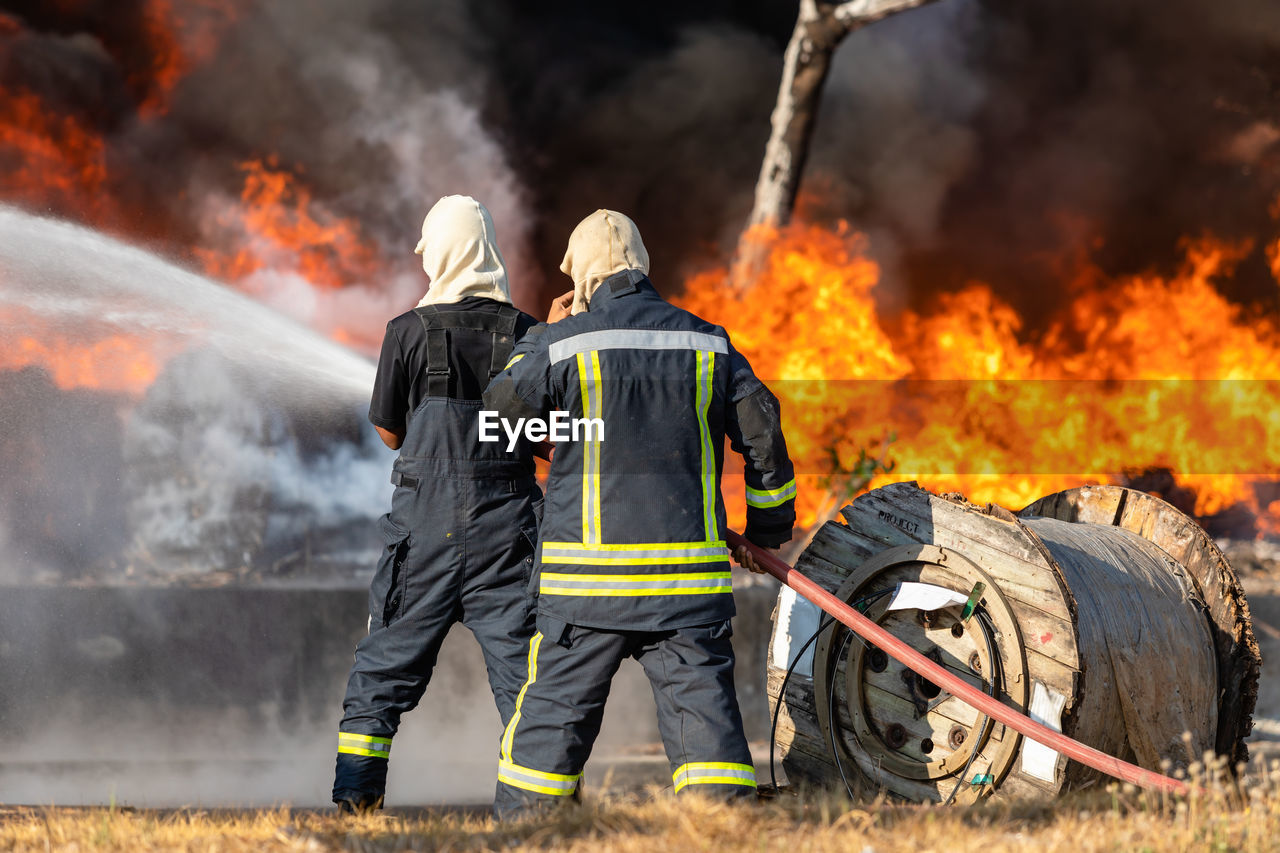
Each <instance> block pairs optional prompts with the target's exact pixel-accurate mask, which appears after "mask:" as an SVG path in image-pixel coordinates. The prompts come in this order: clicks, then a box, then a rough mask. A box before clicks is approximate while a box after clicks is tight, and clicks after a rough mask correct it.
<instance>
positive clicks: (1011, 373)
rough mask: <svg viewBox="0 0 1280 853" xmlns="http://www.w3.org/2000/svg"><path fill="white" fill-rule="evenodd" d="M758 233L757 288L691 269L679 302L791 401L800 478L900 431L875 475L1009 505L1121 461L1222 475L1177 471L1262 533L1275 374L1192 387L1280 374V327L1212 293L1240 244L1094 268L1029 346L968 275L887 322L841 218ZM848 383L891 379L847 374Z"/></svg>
mask: <svg viewBox="0 0 1280 853" xmlns="http://www.w3.org/2000/svg"><path fill="white" fill-rule="evenodd" d="M751 239H755V240H762V241H764V243H765V244H766V246H767V249H768V255H767V262H766V265H765V268H764V270H763V273H762V274H761V275H760V277H759V279H758V283H757V284H756V285H755V287H754V288H753V289H751V290H750V292H749V293H746V294H739V293H736V292H734V291H733V290H732V289H730V287H729V286H728V284H727V281H726V272H725V271H724V270H716V271H712V272H708V273H704V274H701V275H698V276H695V277H693V278H692V279H691V280H690V281H689V282H688V283H687V287H686V292H685V295H684V296H683V297H682V299H681V303H682V304H683V305H684V307H687V308H688V309H689V310H691V311H694V312H695V313H698V314H700V315H702V316H705V317H708V318H712V319H717V320H721V321H725V325H726V327H727V328H728V329H729V331H730V333H731V334H732V336H733V339H734V343H735V345H736V346H737V347H738V349H740V350H741V351H742V352H743V353H744V354H745V355H746V356H747V357H748V359H750V361H751V363H752V365H753V367H754V368H755V370H756V372H757V374H758V375H759V376H760V377H761V378H762V379H765V380H766V381H769V382H770V383H771V385H772V386H773V387H774V389H775V392H777V393H778V395H779V397H780V398H782V401H783V412H784V422H785V426H786V429H787V440H788V446H789V449H790V450H791V453H792V456H793V458H794V459H795V461H796V467H797V470H798V471H801V472H807V473H809V474H811V475H812V474H814V473H815V472H819V471H823V470H826V469H827V468H829V464H830V463H829V460H830V458H831V454H832V453H833V452H834V453H836V454H837V457H838V458H839V459H841V460H842V462H843V464H844V465H845V467H847V466H848V464H849V463H850V461H851V460H852V459H854V458H856V456H857V452H858V450H859V449H860V448H875V447H877V446H879V445H880V444H881V443H882V442H883V440H884V437H885V435H886V434H887V433H897V434H898V435H899V436H905V438H902V440H900V441H898V442H896V443H895V444H893V445H892V446H891V448H890V451H889V455H890V458H891V459H892V460H893V461H894V462H895V463H896V465H897V468H896V469H895V472H894V473H893V474H891V475H888V476H882V477H880V478H879V479H878V480H877V481H875V482H873V483H872V486H873V487H874V486H878V485H883V484H884V483H887V482H891V481H893V480H897V479H903V478H914V479H918V480H919V481H920V482H921V485H923V486H925V487H927V488H931V489H934V490H936V491H960V492H963V493H965V494H966V495H967V496H968V497H969V498H970V499H971V500H975V501H983V502H985V501H990V502H994V503H999V504H1002V505H1004V506H1008V507H1012V508H1015V509H1017V508H1019V507H1021V506H1023V505H1025V504H1027V503H1030V502H1031V501H1032V500H1034V499H1036V498H1038V497H1041V496H1042V495H1045V494H1050V493H1052V492H1054V491H1058V490H1060V489H1063V488H1069V487H1072V486H1076V485H1080V484H1082V483H1085V482H1097V481H1100V480H1101V481H1106V480H1108V479H1111V478H1113V477H1115V476H1117V475H1119V474H1121V473H1122V472H1123V471H1126V470H1134V469H1138V470H1140V469H1144V468H1153V467H1167V468H1170V469H1172V470H1173V471H1175V472H1188V471H1190V472H1203V471H1224V472H1232V473H1226V474H1195V475H1193V476H1184V477H1181V478H1180V482H1181V483H1182V484H1183V485H1186V486H1189V487H1191V488H1194V489H1195V491H1196V511H1197V513H1205V514H1208V513H1214V512H1217V511H1220V510H1222V509H1224V508H1226V507H1228V506H1231V505H1233V504H1236V503H1244V504H1246V505H1247V506H1249V507H1250V508H1251V509H1252V510H1254V511H1255V512H1256V513H1258V514H1259V515H1260V516H1262V519H1261V520H1262V521H1263V523H1264V525H1263V526H1264V529H1265V528H1266V527H1267V526H1269V525H1275V523H1276V522H1275V519H1276V518H1280V516H1278V515H1276V514H1275V513H1274V510H1275V509H1276V508H1277V507H1275V506H1274V505H1272V506H1271V507H1267V506H1260V505H1258V499H1257V498H1256V497H1255V490H1254V489H1253V482H1254V479H1255V478H1254V477H1251V476H1249V475H1248V474H1247V473H1235V472H1251V471H1257V472H1273V471H1275V470H1277V468H1280V422H1277V419H1276V418H1275V417H1274V415H1273V413H1274V412H1275V411H1278V410H1280V385H1274V386H1273V384H1268V383H1256V384H1255V385H1249V384H1248V383H1226V382H1222V383H1215V382H1206V381H1203V380H1274V379H1280V329H1278V328H1277V326H1276V324H1275V323H1274V322H1273V321H1271V320H1269V319H1267V318H1258V317H1252V316H1249V315H1248V314H1247V313H1246V312H1245V311H1244V310H1243V309H1242V308H1240V307H1239V306H1236V305H1233V304H1232V303H1230V302H1228V301H1227V300H1226V299H1225V298H1224V297H1223V296H1222V295H1221V293H1219V291H1218V290H1217V289H1216V288H1215V287H1214V285H1213V282H1214V280H1215V279H1221V278H1224V277H1226V276H1229V275H1230V274H1231V273H1232V270H1233V266H1234V264H1235V262H1236V261H1238V260H1239V259H1240V258H1241V257H1242V256H1243V255H1244V254H1245V253H1246V252H1247V250H1248V248H1249V247H1248V246H1238V245H1228V244H1225V243H1220V242H1215V241H1212V240H1208V239H1205V240H1201V241H1196V242H1189V243H1187V244H1186V245H1185V246H1184V247H1183V249H1184V255H1185V262H1184V264H1183V266H1182V268H1181V269H1180V270H1179V271H1178V273H1177V274H1176V275H1173V276H1170V277H1159V276H1154V275H1147V276H1135V277H1130V278H1125V279H1120V280H1115V281H1106V280H1103V279H1102V278H1101V277H1100V275H1099V274H1098V273H1096V271H1090V272H1088V273H1087V274H1085V275H1082V276H1081V277H1080V278H1079V280H1078V281H1077V282H1076V283H1075V284H1074V285H1073V287H1072V292H1075V293H1079V296H1077V297H1076V298H1075V299H1074V300H1073V301H1072V303H1071V305H1070V307H1069V309H1068V310H1067V311H1065V312H1064V313H1063V315H1062V316H1060V317H1058V318H1056V319H1055V320H1054V321H1053V322H1052V323H1051V324H1050V325H1049V327H1048V329H1047V331H1045V332H1044V333H1043V334H1042V335H1039V336H1037V337H1036V338H1035V339H1034V340H1028V339H1026V338H1025V337H1024V335H1023V333H1022V329H1023V323H1022V318H1021V317H1019V316H1018V314H1017V313H1016V312H1015V311H1014V310H1013V309H1012V308H1011V307H1010V306H1009V305H1007V304H1005V303H1004V302H1002V301H1001V300H1000V299H999V298H998V297H997V296H996V295H995V294H994V293H993V292H992V291H991V289H990V288H989V287H988V286H986V285H985V284H982V283H979V282H974V283H970V284H969V285H968V286H966V287H965V288H964V289H962V290H960V291H959V292H956V293H950V294H944V295H942V296H940V297H939V298H938V299H937V300H936V303H935V304H936V307H935V308H934V309H933V310H932V311H931V312H929V313H927V314H920V313H915V312H911V311H907V312H904V313H903V314H902V315H901V316H900V317H897V318H892V319H891V318H888V317H885V316H882V314H881V312H880V311H879V310H878V309H877V306H876V304H875V301H874V298H873V289H874V287H875V285H876V283H877V282H878V280H879V270H878V268H877V267H876V265H875V263H874V262H873V261H871V260H870V259H868V258H867V257H866V254H865V240H864V238H862V237H861V236H859V235H856V234H851V233H849V231H848V229H847V226H844V225H842V226H841V227H840V228H839V229H838V230H837V231H835V232H833V231H830V230H827V229H824V228H820V227H817V226H813V225H804V224H795V225H792V226H789V227H787V228H784V229H782V230H780V231H775V232H771V231H768V230H763V231H758V232H756V233H754V234H753V235H751ZM1277 251H1280V250H1277ZM1278 277H1280V276H1278ZM855 379H856V380H889V381H886V382H881V383H869V382H844V381H841V380H855ZM796 380H805V381H796ZM813 380H822V381H820V382H818V381H813ZM893 380H902V382H897V383H896V384H894V383H893V382H892V381H893ZM996 380H998V381H996ZM1168 380H1201V381H1197V382H1190V381H1185V382H1174V381H1168ZM1135 381H1143V382H1145V384H1135ZM904 383H905V384H904ZM1228 411H1230V412H1232V413H1233V416H1232V417H1231V418H1225V417H1224V416H1223V415H1224V413H1225V412H1228ZM1241 424H1247V425H1248V426H1249V428H1250V429H1251V430H1252V431H1253V434H1251V435H1249V436H1247V437H1243V439H1244V440H1242V436H1240V435H1237V434H1233V433H1232V430H1234V429H1238V428H1239V427H1240V425H1241ZM958 463H959V464H958ZM957 471H959V472H963V473H956V472H957ZM1018 471H1035V472H1064V473H1029V474H1015V473H1010V472H1018ZM1072 472H1076V473H1072ZM806 479H809V480H810V485H811V488H808V489H804V488H802V490H801V498H800V501H799V507H798V509H799V511H800V514H801V521H802V522H808V521H812V520H813V518H814V516H815V514H816V513H817V512H818V511H819V508H820V507H821V506H822V505H823V504H824V502H825V500H826V495H824V494H823V493H822V490H821V489H820V488H817V487H816V486H815V485H814V483H816V481H817V480H818V477H816V476H810V477H808V478H806ZM1272 479H1274V478H1272ZM730 484H731V480H730V479H729V478H727V479H726V486H727V487H728V486H729V485H730ZM726 491H729V489H728V488H727V489H726ZM726 497H727V499H729V500H730V504H731V505H740V501H738V500H737V499H736V496H734V497H730V496H729V495H726ZM733 520H734V521H735V522H737V523H741V518H740V517H739V518H736V519H733Z"/></svg>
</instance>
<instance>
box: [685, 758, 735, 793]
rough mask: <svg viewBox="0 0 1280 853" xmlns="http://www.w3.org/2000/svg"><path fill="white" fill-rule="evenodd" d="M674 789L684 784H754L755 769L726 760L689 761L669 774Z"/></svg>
mask: <svg viewBox="0 0 1280 853" xmlns="http://www.w3.org/2000/svg"><path fill="white" fill-rule="evenodd" d="M671 781H673V782H674V783H675V786H676V791H679V790H680V789H681V788H683V787H685V786H686V785H747V786H750V787H752V788H754V787H755V786H756V769H755V768H754V767H752V766H751V765H750V764H733V763H731V762H727V761H690V762H689V763H688V764H681V765H680V766H679V767H677V768H676V771H675V772H674V773H672V774H671Z"/></svg>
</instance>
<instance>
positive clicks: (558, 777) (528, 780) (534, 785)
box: [498, 759, 582, 797]
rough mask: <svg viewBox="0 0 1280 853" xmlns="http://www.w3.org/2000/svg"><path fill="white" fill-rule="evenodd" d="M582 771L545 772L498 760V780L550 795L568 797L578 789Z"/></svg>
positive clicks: (522, 788) (525, 789)
mask: <svg viewBox="0 0 1280 853" xmlns="http://www.w3.org/2000/svg"><path fill="white" fill-rule="evenodd" d="M581 779H582V774H581V773H570V774H566V773H544V772H543V771H541V770H534V769H533V768H531V767H521V766H520V765H519V764H515V763H514V762H511V761H507V760H505V759H503V760H500V761H499V762H498V781H499V782H502V783H504V784H507V785H511V786H512V787H515V788H519V789H521V790H523V791H533V792H534V793H537V794H546V795H547V796H549V797H568V796H571V795H572V794H573V792H574V791H576V790H578V782H579V781H581Z"/></svg>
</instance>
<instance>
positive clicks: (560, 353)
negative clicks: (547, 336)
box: [549, 329, 729, 364]
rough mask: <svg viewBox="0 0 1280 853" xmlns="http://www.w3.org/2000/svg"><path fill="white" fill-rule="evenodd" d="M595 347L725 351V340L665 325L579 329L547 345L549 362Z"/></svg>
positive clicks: (559, 360) (726, 349)
mask: <svg viewBox="0 0 1280 853" xmlns="http://www.w3.org/2000/svg"><path fill="white" fill-rule="evenodd" d="M599 349H648V350H667V349H676V350H680V349H685V350H709V351H711V352H720V353H726V354H727V353H728V352H729V341H728V340H726V339H725V338H721V337H718V336H716V335H711V334H708V333H706V332H681V331H673V330H669V329H601V330H600V331H596V332H583V333H582V334H581V335H574V336H573V337H571V338H565V339H564V340H562V341H556V342H555V343H553V344H551V346H550V347H549V352H550V356H551V363H552V364H555V363H557V362H561V361H564V360H565V359H566V358H572V357H573V356H575V355H577V354H578V353H581V352H590V351H591V350H599Z"/></svg>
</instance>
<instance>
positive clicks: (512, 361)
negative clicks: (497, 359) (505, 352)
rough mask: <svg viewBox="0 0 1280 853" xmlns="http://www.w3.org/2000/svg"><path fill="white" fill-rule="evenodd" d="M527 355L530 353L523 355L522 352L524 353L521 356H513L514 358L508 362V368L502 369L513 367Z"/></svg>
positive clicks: (505, 368)
mask: <svg viewBox="0 0 1280 853" xmlns="http://www.w3.org/2000/svg"><path fill="white" fill-rule="evenodd" d="M526 355H528V353H523V352H522V353H520V354H519V355H513V356H511V360H510V361H508V362H507V366H506V367H504V368H502V369H503V370H507V369H508V368H510V367H511V365H513V364H515V363H516V362H517V361H519V360H520V359H522V358H524V357H525V356H526Z"/></svg>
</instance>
